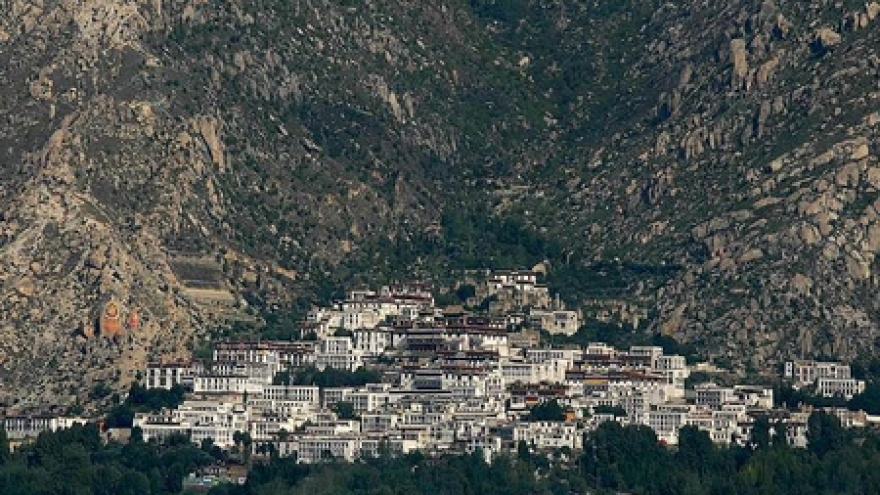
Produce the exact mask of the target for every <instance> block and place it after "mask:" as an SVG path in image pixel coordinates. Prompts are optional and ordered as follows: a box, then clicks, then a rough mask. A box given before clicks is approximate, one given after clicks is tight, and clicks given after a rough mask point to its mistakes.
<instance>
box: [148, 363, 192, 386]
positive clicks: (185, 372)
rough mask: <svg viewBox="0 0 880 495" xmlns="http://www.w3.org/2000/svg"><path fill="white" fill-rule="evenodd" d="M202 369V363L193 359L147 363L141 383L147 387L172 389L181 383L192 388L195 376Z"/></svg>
mask: <svg viewBox="0 0 880 495" xmlns="http://www.w3.org/2000/svg"><path fill="white" fill-rule="evenodd" d="M202 371H203V367H202V365H201V364H200V363H196V362H191V361H189V362H188V361H174V362H168V363H150V364H148V365H147V370H146V371H145V372H144V375H143V379H142V380H141V383H142V384H143V386H144V387H146V388H164V389H166V390H170V389H171V388H172V387H174V386H175V385H179V386H181V387H183V388H185V389H188V390H192V388H193V381H194V377H195V376H196V375H197V374H199V373H201V372H202Z"/></svg>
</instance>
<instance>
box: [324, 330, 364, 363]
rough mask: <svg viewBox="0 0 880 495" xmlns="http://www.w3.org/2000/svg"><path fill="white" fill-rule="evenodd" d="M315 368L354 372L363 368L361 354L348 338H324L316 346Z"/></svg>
mask: <svg viewBox="0 0 880 495" xmlns="http://www.w3.org/2000/svg"><path fill="white" fill-rule="evenodd" d="M315 366H316V367H317V368H318V369H319V370H323V369H324V368H335V369H340V370H348V371H355V370H357V369H358V368H360V367H361V366H363V352H362V351H360V350H358V349H355V348H354V344H353V343H352V340H351V338H350V337H326V338H324V339H322V340H321V342H320V344H319V345H318V352H317V354H316V356H315Z"/></svg>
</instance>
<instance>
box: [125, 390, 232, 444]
mask: <svg viewBox="0 0 880 495" xmlns="http://www.w3.org/2000/svg"><path fill="white" fill-rule="evenodd" d="M249 418H250V414H249V411H248V408H247V407H246V406H245V405H244V404H241V403H239V402H230V401H227V400H224V399H217V400H207V399H198V400H197V399H193V400H186V401H184V403H183V404H181V405H180V406H178V407H177V408H176V409H173V410H170V411H169V410H164V411H161V412H159V413H138V414H136V415H135V418H134V426H136V427H139V428H141V430H142V431H143V435H144V439H145V440H149V439H151V438H158V439H164V438H167V437H169V436H171V435H174V434H184V435H189V436H190V439H191V440H192V442H193V443H196V444H199V443H201V442H202V441H203V440H205V439H208V438H210V439H211V440H212V441H213V442H214V444H215V445H217V446H219V447H221V448H230V447H232V446H233V445H235V442H234V440H233V437H234V434H235V432H242V433H243V432H247V431H248V430H249V428H248V420H249Z"/></svg>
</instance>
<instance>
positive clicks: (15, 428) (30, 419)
mask: <svg viewBox="0 0 880 495" xmlns="http://www.w3.org/2000/svg"><path fill="white" fill-rule="evenodd" d="M88 423H89V420H88V419H86V418H80V417H67V416H52V415H45V414H36V415H28V416H7V417H5V418H3V429H4V430H5V431H6V435H7V437H8V438H9V439H10V440H24V439H27V438H36V437H38V436H39V435H40V433H43V432H44V431H50V432H54V431H58V430H63V429H66V428H70V427H72V426H73V425H86V424H88Z"/></svg>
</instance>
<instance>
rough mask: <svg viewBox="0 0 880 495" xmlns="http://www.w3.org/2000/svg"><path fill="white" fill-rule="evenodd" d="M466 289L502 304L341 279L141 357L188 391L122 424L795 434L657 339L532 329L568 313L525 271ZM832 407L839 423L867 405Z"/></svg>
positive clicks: (567, 440)
mask: <svg viewBox="0 0 880 495" xmlns="http://www.w3.org/2000/svg"><path fill="white" fill-rule="evenodd" d="M477 295H478V296H479V297H483V298H486V297H490V298H491V299H492V301H493V303H499V302H500V303H503V307H502V308H501V310H500V311H494V312H489V314H490V316H474V315H471V314H467V313H466V312H464V311H462V310H460V309H452V310H450V309H448V308H447V309H446V310H440V309H438V308H435V306H434V299H433V297H432V296H431V293H430V292H429V291H428V290H427V289H426V288H425V287H424V286H422V285H419V284H411V285H405V286H399V287H386V288H383V289H381V290H379V291H353V292H351V293H350V294H349V297H348V298H347V299H346V300H345V301H342V302H340V303H337V304H335V305H333V306H332V307H329V308H318V309H315V310H313V311H312V312H311V314H310V315H309V318H308V321H307V322H306V324H305V331H304V333H308V334H310V335H312V336H313V338H314V339H313V340H302V341H283V342H281V341H271V342H267V341H251V342H221V343H218V344H217V346H216V348H215V350H214V354H213V359H212V360H211V361H210V362H173V363H154V364H151V365H149V367H148V369H146V370H145V373H144V374H143V384H144V385H145V386H146V387H149V388H171V387H173V386H175V385H181V386H183V387H184V388H186V389H187V390H189V391H190V392H189V393H188V394H187V398H186V400H185V401H184V402H183V404H181V405H180V406H179V407H177V408H175V409H170V410H163V411H161V412H158V413H148V414H147V413H142V414H138V415H136V417H135V420H134V425H135V426H137V427H139V428H141V429H142V431H143V434H144V437H145V438H165V437H168V436H171V435H174V434H186V435H189V436H190V438H191V439H192V441H193V442H197V443H198V442H201V441H203V440H205V439H211V440H212V441H213V442H214V444H215V445H218V446H220V447H222V448H231V447H233V446H234V445H235V444H236V442H235V440H236V439H239V440H240V439H241V435H236V432H241V433H247V434H248V436H249V438H250V439H251V441H252V442H251V448H253V449H254V450H255V451H264V450H262V449H264V448H272V449H274V450H275V451H276V452H278V453H279V454H280V455H295V456H296V457H297V459H298V460H299V461H300V462H306V463H308V462H316V461H319V460H321V459H324V458H327V457H328V456H332V457H334V458H341V459H347V460H353V459H356V458H359V457H363V456H370V455H375V454H376V453H378V452H380V451H382V450H383V449H388V450H389V451H393V452H410V451H414V450H419V451H423V452H428V453H439V452H473V451H475V450H476V449H480V450H481V451H482V452H483V453H484V454H485V455H486V456H492V455H494V454H497V453H499V452H502V451H506V450H512V449H516V448H518V447H519V446H520V445H522V443H523V442H524V443H525V444H526V445H528V446H530V447H532V448H534V449H564V448H568V449H573V450H576V449H579V448H581V446H582V442H583V438H584V434H585V433H586V432H588V431H590V430H592V429H595V428H596V427H597V426H598V425H599V424H600V423H602V422H604V421H617V422H620V423H623V424H640V425H646V426H648V427H650V428H652V429H653V430H654V431H655V432H656V434H657V437H658V438H659V439H660V441H662V442H665V443H667V444H676V443H677V441H678V432H679V429H680V428H681V427H683V426H686V425H693V426H696V427H698V428H700V429H703V430H705V431H707V432H708V433H709V435H710V436H711V438H712V439H713V440H714V441H716V442H718V443H725V444H729V443H732V442H744V441H745V440H746V439H748V438H749V436H750V433H751V428H752V425H753V424H754V421H755V419H756V418H758V417H762V416H765V417H772V418H773V419H774V421H781V422H783V423H785V424H786V432H785V434H786V435H787V436H788V439H789V441H790V442H791V443H792V444H794V445H801V446H803V445H805V444H806V434H805V433H806V425H807V418H808V415H809V412H800V413H797V412H788V411H786V410H777V409H774V400H773V391H772V389H770V388H766V387H761V386H729V387H728V386H720V385H716V384H714V383H701V384H698V385H695V386H691V387H688V386H686V380H687V379H688V377H689V376H690V374H691V372H692V371H693V368H692V367H691V366H689V365H688V363H687V362H686V360H685V358H684V357H683V356H677V355H665V354H664V353H663V349H662V348H661V347H654V346H634V347H630V348H629V349H625V350H622V349H616V348H613V347H611V346H609V345H606V344H603V343H593V344H589V345H587V346H586V347H581V348H547V347H540V346H539V345H536V344H537V343H536V340H535V339H533V338H528V336H524V335H523V331H522V328H523V327H524V326H525V327H529V326H530V325H537V326H539V327H540V328H541V329H543V330H545V331H548V332H550V333H562V334H571V333H573V332H574V331H575V330H576V328H577V325H578V322H577V319H578V317H577V314H576V313H575V312H570V311H565V310H564V309H563V308H561V305H560V304H559V303H558V302H554V301H552V300H551V299H550V297H549V294H548V293H547V291H546V288H545V287H542V286H540V285H538V284H537V282H536V276H535V274H533V273H531V272H502V273H496V274H493V275H492V276H490V277H488V278H487V281H486V282H485V283H484V284H482V285H481V286H480V287H478V288H477ZM496 309H498V308H496ZM548 315H550V316H548ZM514 328H515V329H516V330H513V329H514ZM573 328H574V330H573ZM306 368H309V369H311V368H314V369H317V370H327V369H336V370H345V371H348V372H353V371H356V370H358V369H362V368H363V369H367V370H371V371H373V372H374V373H373V376H375V377H377V379H376V380H375V381H376V383H366V384H363V385H361V386H356V387H318V386H313V385H293V384H289V381H287V380H285V379H284V378H283V377H285V376H286V375H288V374H291V375H296V372H297V371H298V370H303V369H306ZM284 372H287V373H284ZM785 375H786V377H787V378H789V379H791V380H792V381H793V382H794V383H795V384H796V385H799V386H805V385H815V386H816V387H817V390H818V391H819V393H821V394H823V395H826V396H834V395H841V396H847V397H851V396H852V395H853V394H855V393H859V392H860V391H863V390H864V382H860V381H857V380H853V379H852V377H851V376H850V372H849V367H848V366H846V365H841V364H837V363H816V362H795V363H789V364H788V365H787V366H786V370H785ZM548 403H549V404H554V403H555V404H556V405H558V406H559V407H558V408H557V410H558V411H559V412H561V413H562V414H561V417H557V418H554V419H553V420H552V421H548V420H546V419H548V418H540V417H538V416H537V415H535V416H533V415H532V414H531V413H530V411H532V410H533V408H534V407H535V406H537V405H540V404H548ZM545 409H550V408H545ZM834 412H835V413H836V414H838V415H839V416H840V417H841V419H842V420H843V421H844V424H846V425H848V426H859V425H864V424H865V422H866V421H867V419H868V418H867V417H866V416H865V415H864V414H863V413H861V414H859V413H850V412H848V411H843V410H840V411H834ZM16 421H19V422H18V423H16ZM22 421H24V420H23V419H22V418H7V419H6V429H7V432H8V433H9V434H10V436H11V437H13V438H21V437H23V436H26V435H27V434H28V433H33V431H28V429H29V428H31V429H32V428H33V425H31V426H29V425H27V424H25V423H23V422H22ZM25 422H26V421H25Z"/></svg>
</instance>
